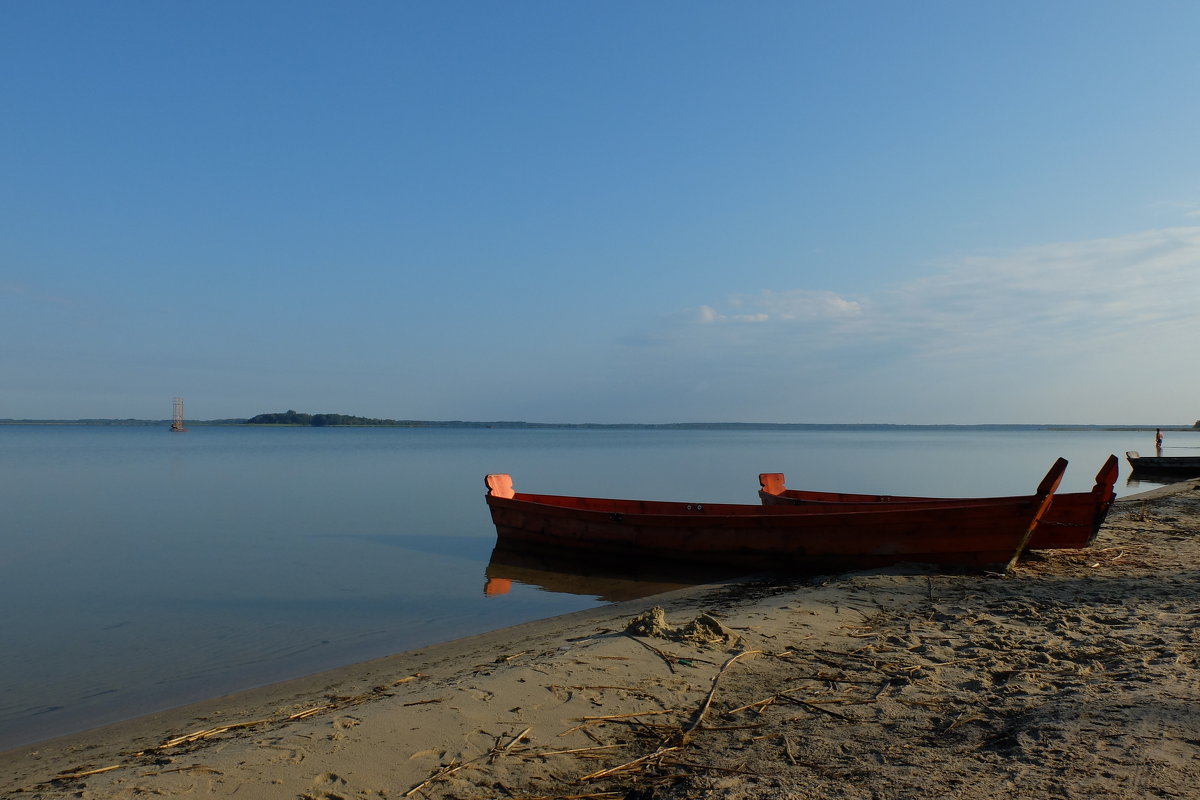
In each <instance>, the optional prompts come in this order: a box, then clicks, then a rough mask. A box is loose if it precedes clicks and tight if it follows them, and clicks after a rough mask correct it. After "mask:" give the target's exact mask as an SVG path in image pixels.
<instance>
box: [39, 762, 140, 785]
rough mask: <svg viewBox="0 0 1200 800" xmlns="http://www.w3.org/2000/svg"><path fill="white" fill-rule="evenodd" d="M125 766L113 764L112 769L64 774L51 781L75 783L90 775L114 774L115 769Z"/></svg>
mask: <svg viewBox="0 0 1200 800" xmlns="http://www.w3.org/2000/svg"><path fill="white" fill-rule="evenodd" d="M123 766H125V765H124V764H113V765H112V766H111V767H99V768H97V769H88V770H83V771H82V772H64V773H61V774H59V775H55V776H54V777H53V778H51V779H50V780H51V781H73V780H76V779H77V778H86V777H88V776H89V775H100V774H102V773H105V772H112V771H113V770H114V769H120V768H121V767H123Z"/></svg>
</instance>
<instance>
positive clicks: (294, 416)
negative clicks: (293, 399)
mask: <svg viewBox="0 0 1200 800" xmlns="http://www.w3.org/2000/svg"><path fill="white" fill-rule="evenodd" d="M242 424H244V425H310V426H312V427H314V428H324V427H328V426H331V425H360V426H371V427H382V426H390V427H407V426H408V425H409V423H404V422H400V421H398V420H394V419H372V418H370V417H354V416H350V415H349V414H304V413H301V412H299V411H292V410H290V409H289V410H287V411H283V412H280V413H278V414H259V415H258V416H255V417H251V418H250V419H248V420H246V421H245V422H244V423H242Z"/></svg>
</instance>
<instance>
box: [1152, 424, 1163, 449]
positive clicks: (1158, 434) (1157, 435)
mask: <svg viewBox="0 0 1200 800" xmlns="http://www.w3.org/2000/svg"><path fill="white" fill-rule="evenodd" d="M1154 451H1155V453H1157V454H1158V455H1160V456H1161V455H1162V428H1155V429H1154Z"/></svg>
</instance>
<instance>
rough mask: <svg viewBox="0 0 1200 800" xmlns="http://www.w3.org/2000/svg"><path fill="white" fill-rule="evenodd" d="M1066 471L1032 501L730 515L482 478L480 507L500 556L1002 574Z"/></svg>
mask: <svg viewBox="0 0 1200 800" xmlns="http://www.w3.org/2000/svg"><path fill="white" fill-rule="evenodd" d="M1066 466H1067V462H1066V460H1064V459H1061V458H1060V459H1058V461H1057V462H1055V464H1054V466H1053V467H1051V469H1050V471H1049V472H1048V473H1047V474H1046V477H1045V478H1044V479H1043V480H1042V482H1041V484H1040V485H1039V486H1038V488H1037V491H1036V492H1035V493H1034V494H1032V495H1029V496H1026V497H1013V498H1004V499H999V500H989V501H980V502H978V503H958V504H952V505H938V504H924V503H918V504H900V505H896V506H889V505H885V504H878V505H875V506H872V507H869V508H863V507H860V506H855V507H853V508H850V509H846V508H839V507H836V506H834V507H829V506H824V505H773V506H762V505H758V506H753V505H733V504H726V503H673V502H661V501H651V500H610V499H603V498H595V497H567V496H558V495H543V494H525V493H517V492H515V491H514V490H513V484H512V478H511V477H510V476H508V475H505V474H497V475H488V476H487V477H486V478H485V483H486V484H487V487H488V493H487V497H486V500H487V504H488V508H489V509H490V510H491V514H492V522H493V523H495V525H496V534H497V537H498V539H499V541H500V542H502V543H504V544H505V545H506V546H510V547H511V546H512V545H513V543H522V544H524V545H526V546H533V547H543V548H550V549H554V550H559V551H574V552H576V553H594V554H596V555H598V556H606V557H613V556H619V557H624V558H646V559H667V560H673V561H692V562H699V563H710V564H720V565H723V566H733V565H736V566H737V567H739V568H748V569H753V570H767V571H773V570H803V571H821V570H828V569H861V568H866V567H875V566H882V565H886V564H895V563H898V562H902V561H914V562H923V563H934V564H942V565H948V566H951V565H952V566H974V567H982V566H987V565H993V564H995V565H1004V567H1005V568H1006V569H1007V568H1008V567H1011V566H1012V564H1013V563H1015V561H1016V559H1017V557H1018V556H1019V555H1020V553H1021V552H1022V551H1023V550H1024V549H1025V547H1026V545H1027V544H1028V541H1029V537H1030V536H1031V535H1032V534H1033V533H1034V532H1035V531H1036V529H1037V525H1038V521H1039V520H1040V519H1041V517H1042V514H1043V513H1045V510H1046V508H1047V507H1048V506H1049V505H1050V502H1051V500H1052V499H1053V497H1054V490H1055V489H1057V488H1058V484H1059V482H1060V481H1061V480H1062V475H1063V471H1064V470H1065V469H1066Z"/></svg>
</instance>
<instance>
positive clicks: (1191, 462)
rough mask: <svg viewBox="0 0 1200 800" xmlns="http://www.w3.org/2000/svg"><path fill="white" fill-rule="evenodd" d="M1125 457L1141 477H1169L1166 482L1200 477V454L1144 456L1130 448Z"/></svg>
mask: <svg viewBox="0 0 1200 800" xmlns="http://www.w3.org/2000/svg"><path fill="white" fill-rule="evenodd" d="M1125 458H1127V459H1128V460H1129V466H1131V467H1133V472H1134V474H1135V475H1137V476H1139V477H1146V478H1147V479H1149V476H1151V475H1153V476H1157V477H1163V478H1168V479H1169V480H1167V481H1164V482H1166V483H1169V482H1170V481H1178V480H1183V479H1185V478H1197V477H1200V456H1143V455H1139V454H1138V452H1137V451H1136V450H1130V451H1129V452H1127V453H1126V454H1125Z"/></svg>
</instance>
